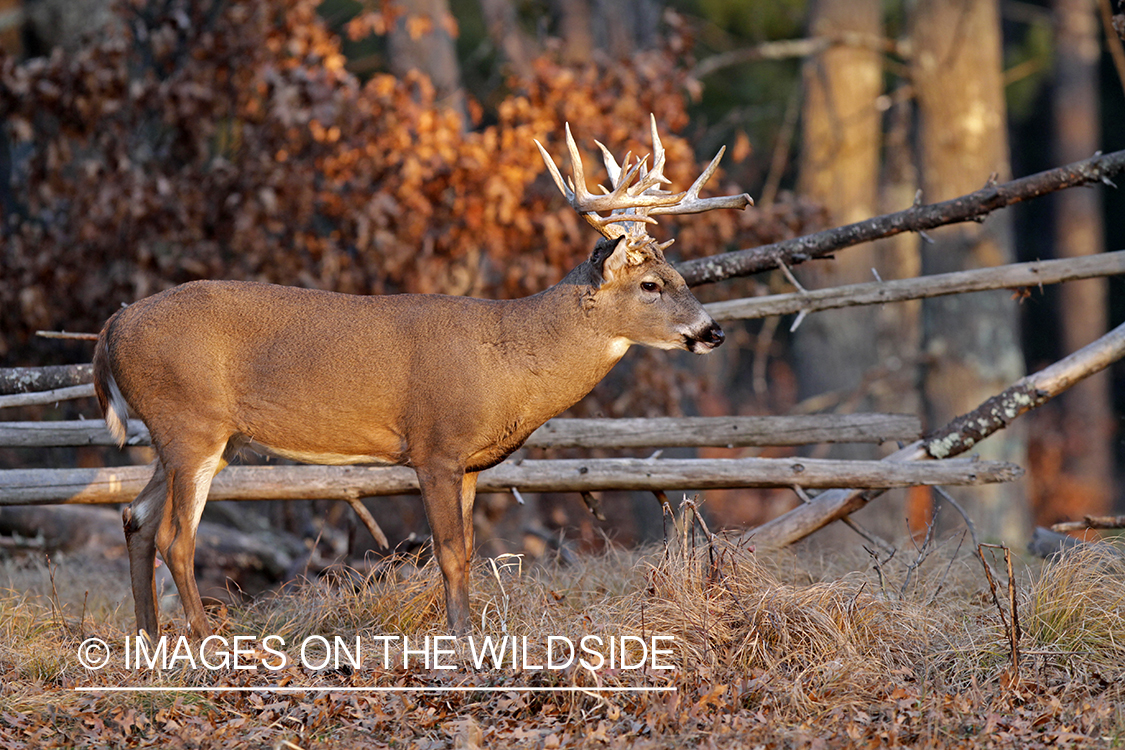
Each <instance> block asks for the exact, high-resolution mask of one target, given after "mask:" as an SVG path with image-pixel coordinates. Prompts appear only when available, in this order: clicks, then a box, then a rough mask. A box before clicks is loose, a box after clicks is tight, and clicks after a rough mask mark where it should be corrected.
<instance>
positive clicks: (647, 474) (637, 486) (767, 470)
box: [0, 458, 1023, 506]
mask: <svg viewBox="0 0 1125 750" xmlns="http://www.w3.org/2000/svg"><path fill="white" fill-rule="evenodd" d="M1022 473H1023V470H1022V469H1021V468H1020V467H1018V466H1015V465H1014V464H1009V463H1004V462H1000V461H973V460H968V459H961V460H956V461H941V462H932V463H927V464H894V463H886V462H882V461H833V460H826V459H808V458H725V459H659V460H652V459H639V458H601V459H562V460H552V461H523V462H521V463H515V462H505V463H502V464H500V465H499V466H496V467H493V468H491V469H488V470H487V471H484V472H482V473H481V475H480V479H479V480H478V482H477V492H478V493H482V494H483V493H488V492H509V491H511V488H513V487H515V488H518V489H520V490H523V491H525V492H581V491H583V490H587V491H590V490H686V489H695V490H703V489H716V488H732V487H792V486H794V485H797V486H801V487H815V488H824V487H839V486H841V485H845V486H848V487H855V486H858V487H881V488H889V487H908V486H914V485H934V484H953V485H957V484H984V483H990V482H1007V481H1011V480H1013V479H1016V478H1018V477H1019V476H1020V475H1022ZM150 476H152V468H151V467H145V466H127V467H122V468H112V469H12V470H8V471H0V506H4V505H50V504H69V503H90V504H96V503H120V502H129V501H131V500H132V499H133V498H134V497H135V496H136V495H137V493H139V492H140V491H141V488H143V487H144V485H145V483H146V482H147V481H148V479H149V477H150ZM417 491H418V482H417V477H416V476H415V474H414V470H413V469H409V468H406V467H402V466H384V467H364V466H237V467H232V468H228V469H226V470H225V471H223V472H221V473H220V474H219V475H218V476H217V477H215V481H214V483H213V484H212V486H211V494H210V498H211V499H212V500H296V499H305V500H343V499H348V498H352V497H367V496H379V495H399V494H404V493H413V492H417Z"/></svg>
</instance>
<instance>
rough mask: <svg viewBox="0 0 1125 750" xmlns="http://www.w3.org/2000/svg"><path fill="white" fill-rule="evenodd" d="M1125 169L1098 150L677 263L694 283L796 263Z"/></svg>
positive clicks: (974, 216) (1124, 163)
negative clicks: (920, 201) (952, 193)
mask: <svg viewBox="0 0 1125 750" xmlns="http://www.w3.org/2000/svg"><path fill="white" fill-rule="evenodd" d="M1121 172H1125V151H1115V152H1113V153H1112V154H1099V155H1097V156H1094V157H1091V158H1089V159H1086V160H1085V161H1080V162H1075V163H1074V164H1068V165H1066V166H1064V167H1057V168H1055V169H1050V170H1047V171H1046V172H1040V173H1038V174H1034V175H1030V176H1028V177H1021V178H1019V179H1018V180H1012V181H1011V182H1005V183H1003V184H1000V185H992V184H989V185H985V186H984V187H983V188H981V189H980V190H977V191H976V192H973V193H969V194H968V195H962V196H961V197H959V198H954V199H952V200H948V201H942V202H941V203H932V204H929V205H917V206H913V207H911V208H908V209H906V210H905V211H899V212H897V213H893V214H885V215H883V216H877V217H875V218H872V219H867V220H866V221H861V222H857V223H855V224H848V225H847V226H843V227H836V228H834V229H826V230H824V231H823V232H817V233H815V234H810V235H806V236H804V237H796V238H794V239H791V240H784V241H782V242H775V243H773V244H770V245H763V246H761V247H755V248H749V249H746V250H736V251H734V252H730V253H721V254H719V255H711V256H708V257H706V258H697V259H695V260H689V261H685V262H683V263H680V264H678V265H677V266H676V268H677V270H679V272H680V273H681V274H682V275H683V277H684V279H685V280H686V281H687V283H688V284H689V285H691V286H697V285H699V284H710V283H713V282H716V281H723V280H724V279H730V278H734V277H737V276H749V275H751V274H755V273H760V272H761V271H768V270H770V269H773V268H778V267H779V265H780V264H785V265H787V266H793V265H797V264H799V263H803V262H805V261H807V260H812V259H814V258H822V257H824V256H826V255H828V254H830V253H832V252H834V251H836V250H840V249H843V248H845V247H851V246H852V245H858V244H860V243H863V242H870V241H871V240H878V239H882V238H884V237H893V236H894V235H896V234H901V233H903V232H921V231H925V230H927V229H933V228H935V227H939V226H942V225H945V224H956V223H959V222H965V221H980V220H983V218H984V217H985V216H987V215H988V214H990V213H992V212H993V211H995V210H997V209H999V208H1004V207H1005V206H1010V205H1012V204H1015V203H1020V202H1022V201H1026V200H1030V199H1032V198H1038V197H1040V196H1043V195H1047V194H1048V193H1053V192H1055V191H1058V190H1064V189H1066V188H1072V187H1077V186H1079V185H1089V184H1091V183H1096V182H1105V183H1107V184H1110V185H1112V184H1113V183H1112V181H1111V179H1110V178H1112V177H1113V176H1115V175H1117V174H1119V173H1121Z"/></svg>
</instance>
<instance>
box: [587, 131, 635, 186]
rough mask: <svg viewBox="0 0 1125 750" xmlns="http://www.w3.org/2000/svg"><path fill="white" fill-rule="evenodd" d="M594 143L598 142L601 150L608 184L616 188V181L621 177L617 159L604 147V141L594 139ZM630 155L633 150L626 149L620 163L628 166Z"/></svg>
mask: <svg viewBox="0 0 1125 750" xmlns="http://www.w3.org/2000/svg"><path fill="white" fill-rule="evenodd" d="M594 143H596V144H598V148H600V149H601V150H602V161H604V162H605V171H606V172H609V184H610V185H613V187H614V188H616V187H617V185H618V182H617V181H618V179H620V178H621V167H619V166H618V165H617V160H616V159H614V158H613V154H611V153H610V152H609V149H608V148H606V147H605V144H604V143H602V142H601V141H594ZM632 155H633V152H631V151H627V152H626V153H625V159H624V160H623V161H622V162H621V163H622V164H624V165H625V166H626V167H628V166H629V157H631V156H632Z"/></svg>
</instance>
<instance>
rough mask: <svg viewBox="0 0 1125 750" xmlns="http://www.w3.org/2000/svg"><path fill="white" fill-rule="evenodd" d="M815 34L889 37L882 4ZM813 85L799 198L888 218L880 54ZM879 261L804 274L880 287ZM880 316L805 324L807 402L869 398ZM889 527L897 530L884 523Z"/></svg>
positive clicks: (865, 52)
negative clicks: (883, 209)
mask: <svg viewBox="0 0 1125 750" xmlns="http://www.w3.org/2000/svg"><path fill="white" fill-rule="evenodd" d="M809 26H810V32H811V35H812V36H813V37H819V38H823V37H837V36H839V35H840V34H841V33H842V32H852V33H859V34H864V35H867V36H870V37H872V38H875V37H878V36H879V35H880V34H881V33H882V18H881V5H880V3H879V2H878V0H859V1H858V2H857V1H855V0H816V2H814V3H813V4H812V7H811V9H810V19H809ZM803 79H804V80H803V85H804V101H803V112H802V119H803V122H804V128H803V132H802V143H801V162H800V177H799V185H798V188H799V190H800V191H801V193H802V194H803V195H804V196H805V197H807V198H809V199H810V200H812V201H815V202H816V203H818V204H820V205H821V206H823V207H824V208H825V210H826V212H827V214H828V221H829V222H830V223H831V224H832V225H834V226H839V225H842V224H849V223H853V222H856V221H861V220H863V219H865V218H867V217H870V216H873V215H875V214H877V213H879V211H878V208H879V206H878V185H879V148H880V141H881V137H880V136H881V124H880V113H879V111H878V109H877V108H876V101H875V100H876V98H877V97H878V96H879V95H880V94H881V93H882V91H883V66H882V59H881V55H880V53H879V52H877V51H875V50H873V49H869V48H863V47H856V46H845V45H834V46H831V47H829V48H828V49H826V50H825V51H824V52H821V53H820V54H818V55H816V56H815V57H812V58H810V59H809V60H808V61H807V62H806V63H805V66H804V70H803ZM875 253H876V250H875V246H874V245H871V244H868V245H864V246H861V247H857V248H854V249H852V250H849V251H848V252H847V253H842V254H840V255H839V256H837V258H836V259H835V260H829V261H819V262H816V263H809V264H807V265H805V266H802V268H801V270H800V271H799V272H798V273H799V275H800V277H801V279H802V283H803V284H804V285H805V286H806V287H808V288H809V289H819V288H823V287H830V286H839V285H841V284H853V283H858V282H861V281H871V280H873V279H872V275H871V269H872V268H873V267H874V266H875ZM877 314H878V310H877V308H875V307H865V308H854V309H850V310H835V311H832V312H829V313H820V314H813V315H810V316H809V317H808V318H806V319H805V320H804V321H803V322H802V323H801V325H800V327H799V328H798V329H797V331H796V332H795V334H794V336H793V346H794V352H795V363H796V372H797V384H798V395H799V397H800V398H801V399H805V398H810V397H812V396H816V395H819V394H822V393H826V392H833V391H835V392H839V393H841V394H842V395H843V396H845V397H846V396H850V395H852V394H853V393H857V392H858V391H859V390H860V389H862V388H863V384H864V380H865V375H866V373H867V372H868V371H869V370H870V369H871V368H873V367H875V366H876V365H877V363H878V359H877V352H876V342H875V336H873V335H872V331H873V330H874V328H875V321H876V316H877ZM845 403H846V404H847V406H848V408H849V410H857V411H870V410H871V409H872V408H873V403H872V401H871V399H870V398H869V397H867V396H866V395H865V396H864V397H862V398H860V399H858V400H857V399H854V398H848V399H846V401H845ZM829 455H831V456H832V457H834V458H850V459H871V458H875V457H876V456H877V451H876V449H875V448H874V447H871V446H858V445H852V446H837V447H835V448H833V449H832V450H831V451H830V453H829ZM869 513H872V514H877V516H878V518H875V519H865V520H864V521H863V522H864V523H866V524H869V525H873V526H876V527H878V529H877V531H878V533H888V531H891V530H892V527H893V530H894V531H901V530H902V524H901V520H899V521H897V522H895V521H893V520H891V518H890V516H891V515H893V511H892V509H891V508H890V507H889V506H886V505H884V506H880V507H879V508H875V509H872V511H870V512H869ZM882 519H886V520H887V521H888V523H885V524H884V523H879V521H880V520H882ZM832 533H834V532H832ZM849 533H850V532H849ZM822 541H825V540H822ZM849 542H850V538H849Z"/></svg>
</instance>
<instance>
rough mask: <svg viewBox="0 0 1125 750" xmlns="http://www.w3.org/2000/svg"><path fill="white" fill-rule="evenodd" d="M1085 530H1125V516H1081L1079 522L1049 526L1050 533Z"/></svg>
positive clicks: (1064, 522) (1065, 522) (1066, 522)
mask: <svg viewBox="0 0 1125 750" xmlns="http://www.w3.org/2000/svg"><path fill="white" fill-rule="evenodd" d="M1086 529H1125V516H1083V517H1082V520H1081V521H1063V522H1062V523H1056V524H1054V525H1053V526H1051V531H1057V532H1060V533H1065V532H1067V531H1085V530H1086Z"/></svg>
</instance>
